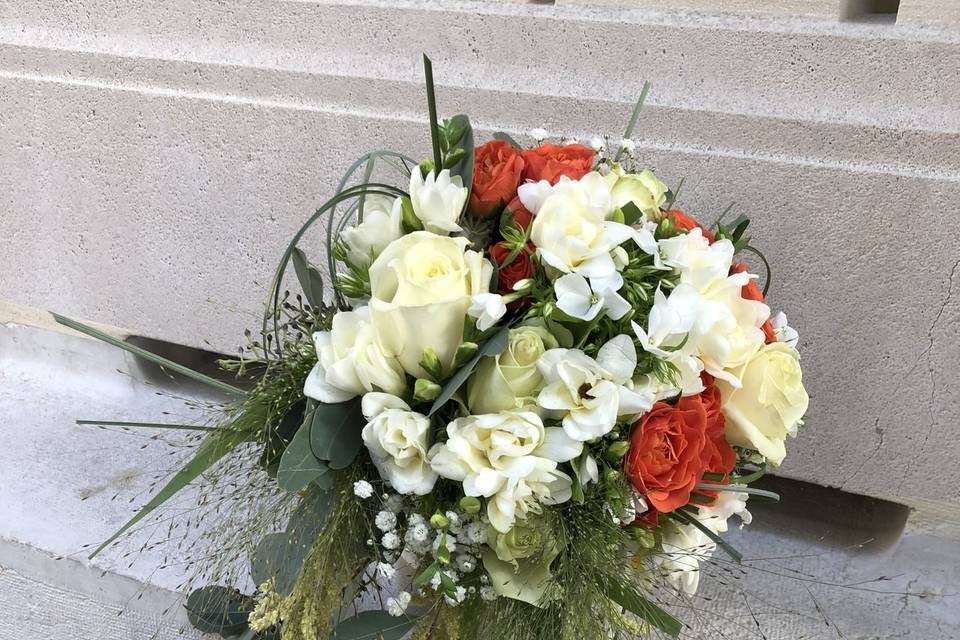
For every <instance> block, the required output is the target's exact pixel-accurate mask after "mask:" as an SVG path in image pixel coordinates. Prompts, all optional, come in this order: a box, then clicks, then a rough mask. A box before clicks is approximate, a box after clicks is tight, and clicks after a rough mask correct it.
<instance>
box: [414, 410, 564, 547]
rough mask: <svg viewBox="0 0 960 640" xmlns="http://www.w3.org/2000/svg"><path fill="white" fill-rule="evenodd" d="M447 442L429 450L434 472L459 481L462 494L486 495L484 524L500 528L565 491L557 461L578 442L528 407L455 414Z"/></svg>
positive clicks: (552, 501) (560, 499)
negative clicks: (551, 425) (488, 520)
mask: <svg viewBox="0 0 960 640" xmlns="http://www.w3.org/2000/svg"><path fill="white" fill-rule="evenodd" d="M447 436H448V438H447V441H446V442H445V443H444V444H441V445H437V446H436V447H434V449H433V450H432V451H431V464H432V465H433V469H434V471H436V472H437V473H438V474H440V475H441V476H442V477H444V478H449V479H450V480H456V481H458V482H462V483H463V492H464V493H465V494H466V495H468V496H473V497H478V498H479V497H483V498H487V516H488V517H489V518H490V524H491V525H493V527H494V528H495V529H496V530H497V531H500V532H502V533H506V532H508V531H510V529H511V528H512V527H513V523H514V522H515V520H516V519H517V518H518V517H519V518H523V517H526V515H527V514H528V513H538V512H539V510H540V508H541V507H540V505H544V504H548V505H550V504H560V503H563V502H566V501H567V500H569V499H570V496H571V480H570V476H568V475H567V474H565V473H563V472H562V471H558V470H557V463H558V462H566V461H569V460H572V459H573V458H574V457H576V456H577V455H579V453H580V450H581V449H582V445H581V444H580V443H578V442H573V441H571V440H570V439H569V438H568V437H567V436H566V435H565V434H564V432H563V430H562V429H560V428H559V427H551V428H549V429H545V428H544V426H543V422H542V421H541V420H540V417H539V416H538V415H537V414H536V413H534V412H532V411H523V410H517V411H503V412H501V413H486V414H481V415H475V416H468V417H466V418H459V419H457V420H454V421H453V422H451V423H450V424H449V425H447Z"/></svg>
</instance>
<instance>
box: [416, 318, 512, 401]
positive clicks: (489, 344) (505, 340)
mask: <svg viewBox="0 0 960 640" xmlns="http://www.w3.org/2000/svg"><path fill="white" fill-rule="evenodd" d="M509 337H510V327H503V328H502V329H500V330H499V331H497V333H495V334H494V335H493V336H492V337H491V338H490V339H489V340H487V341H486V342H484V343H483V345H482V346H481V347H480V348H479V349H478V350H477V354H476V355H475V356H473V357H472V358H470V359H469V360H467V363H466V364H464V365H463V366H462V367H460V368H459V369H458V370H457V372H456V373H454V374H453V375H452V376H450V379H449V380H447V381H446V383H444V385H443V389H442V390H441V391H440V395H439V396H437V399H436V400H434V401H433V405H431V406H430V413H429V414H427V415H430V416H432V415H433V414H435V413H436V412H437V411H439V410H440V408H441V407H442V406H443V405H445V404H446V403H447V401H448V400H449V399H450V398H452V397H453V394H455V393H456V392H457V390H459V389H460V387H462V386H463V384H464V383H465V382H466V381H467V378H469V377H470V374H471V373H472V372H473V368H474V367H476V366H477V363H478V362H480V358H482V357H484V356H495V355H497V354H500V353H503V352H504V351H505V350H506V348H507V345H508V344H509Z"/></svg>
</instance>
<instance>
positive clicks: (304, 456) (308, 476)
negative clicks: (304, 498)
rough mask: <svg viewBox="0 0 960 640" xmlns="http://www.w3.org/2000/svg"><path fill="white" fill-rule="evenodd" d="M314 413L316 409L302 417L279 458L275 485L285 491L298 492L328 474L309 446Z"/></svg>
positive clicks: (324, 465)
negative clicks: (298, 426)
mask: <svg viewBox="0 0 960 640" xmlns="http://www.w3.org/2000/svg"><path fill="white" fill-rule="evenodd" d="M315 411H316V409H314V410H313V411H309V412H307V414H306V415H305V416H304V418H303V423H302V424H301V425H300V428H299V429H298V430H297V433H296V435H294V436H293V439H292V440H291V441H290V444H288V445H287V448H286V450H285V451H284V452H283V455H282V456H281V458H280V466H279V468H278V469H277V484H279V485H280V487H281V488H283V489H285V490H287V491H292V492H296V491H300V490H301V489H304V488H305V487H307V486H308V485H309V484H310V483H311V482H314V481H315V480H317V479H318V478H319V477H320V476H322V475H325V474H329V473H330V467H329V465H327V463H326V462H324V461H323V460H319V459H317V457H316V456H315V455H314V454H313V448H312V447H311V446H310V433H311V431H312V424H313V416H314V412H315Z"/></svg>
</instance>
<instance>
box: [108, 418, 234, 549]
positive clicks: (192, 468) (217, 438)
mask: <svg viewBox="0 0 960 640" xmlns="http://www.w3.org/2000/svg"><path fill="white" fill-rule="evenodd" d="M250 436H251V434H249V433H246V432H243V431H239V430H237V429H233V428H224V429H220V430H218V431H214V432H213V433H211V434H210V435H209V436H207V438H206V440H204V441H203V442H202V443H201V444H200V446H199V447H197V451H196V453H194V455H193V457H192V458H191V459H190V460H189V461H188V462H187V463H186V464H185V465H184V466H183V467H182V468H181V469H180V470H179V471H177V472H176V473H175V474H174V475H173V477H172V478H170V481H169V482H167V484H166V485H164V487H163V488H162V489H160V491H158V492H157V493H156V494H155V495H154V496H153V497H152V498H150V500H149V501H148V502H147V503H146V504H145V505H143V506H142V507H140V510H139V511H137V513H136V515H134V516H133V517H132V518H130V520H128V521H127V523H126V524H124V525H123V526H122V527H120V528H119V529H118V530H117V531H116V533H114V534H113V535H112V536H110V537H109V538H108V539H107V540H106V542H104V543H103V544H101V545H100V546H99V547H97V548H96V549H94V551H93V553H91V554H90V556H89V557H90V558H94V557H95V556H96V555H97V554H99V553H100V552H101V551H103V550H104V549H105V548H106V547H107V546H108V545H109V544H110V543H112V542H113V541H114V540H116V539H117V538H119V537H120V536H122V535H123V534H124V533H126V532H127V531H128V530H129V529H130V527H132V526H134V525H135V524H137V523H138V522H140V521H141V520H143V519H144V518H145V517H147V515H149V514H150V513H151V512H152V511H153V510H155V509H156V508H157V507H159V506H160V505H162V504H163V503H164V502H166V501H167V500H169V499H170V498H172V497H173V496H174V495H176V494H177V492H179V491H180V490H181V489H183V488H184V487H186V486H187V485H188V484H190V483H191V482H193V481H194V480H196V479H197V477H198V476H199V475H200V474H201V473H203V472H204V471H206V470H207V469H209V468H210V467H212V466H213V465H214V464H215V463H216V462H218V461H219V460H220V459H221V458H223V456H225V455H227V454H228V453H230V452H231V451H233V450H234V449H236V448H237V446H238V445H239V444H240V443H241V442H245V441H247V440H249V439H250Z"/></svg>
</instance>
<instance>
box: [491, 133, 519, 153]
mask: <svg viewBox="0 0 960 640" xmlns="http://www.w3.org/2000/svg"><path fill="white" fill-rule="evenodd" d="M493 138H494V140H503V141H504V142H508V143H510V144H511V145H512V146H513V147H514V148H515V149H522V148H523V147H521V146H520V143H519V142H517V141H516V140H514V139H513V136H511V135H510V134H509V133H504V132H503V131H496V132H494V134H493Z"/></svg>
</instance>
